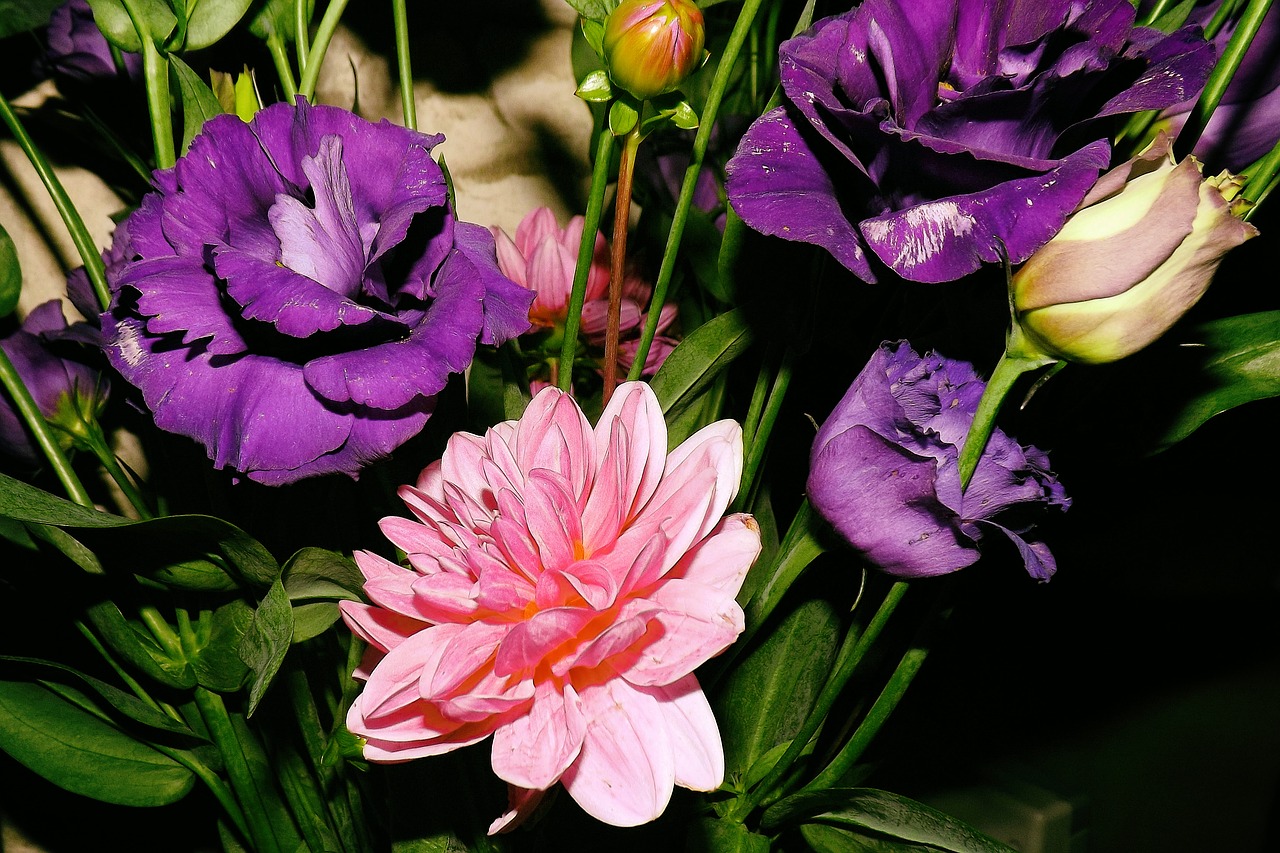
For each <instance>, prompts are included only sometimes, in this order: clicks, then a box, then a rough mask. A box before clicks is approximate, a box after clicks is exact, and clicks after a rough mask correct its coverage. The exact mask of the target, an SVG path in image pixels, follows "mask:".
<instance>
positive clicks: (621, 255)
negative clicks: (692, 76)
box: [582, 124, 640, 406]
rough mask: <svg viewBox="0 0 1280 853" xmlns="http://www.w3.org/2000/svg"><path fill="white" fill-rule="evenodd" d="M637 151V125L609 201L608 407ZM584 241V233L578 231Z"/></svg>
mask: <svg viewBox="0 0 1280 853" xmlns="http://www.w3.org/2000/svg"><path fill="white" fill-rule="evenodd" d="M639 148H640V126H639V125H638V124H637V125H636V126H635V127H633V128H632V129H631V132H630V133H628V134H627V135H626V136H625V137H624V138H623V140H622V157H621V158H620V159H619V162H618V192H617V195H616V196H615V197H614V200H613V245H612V254H611V255H610V257H609V314H608V316H607V317H606V323H605V333H604V405H606V406H607V405H609V398H610V397H612V396H613V389H614V388H616V387H617V386H618V337H619V336H620V335H621V334H622V330H621V325H622V280H623V278H625V277H626V274H627V228H628V227H629V225H630V223H631V179H632V176H633V174H634V172H635V165H636V151H637V150H639ZM582 241H583V242H584V243H585V242H587V232H586V231H583V232H582Z"/></svg>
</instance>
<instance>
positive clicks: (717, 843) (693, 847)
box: [684, 818, 769, 853]
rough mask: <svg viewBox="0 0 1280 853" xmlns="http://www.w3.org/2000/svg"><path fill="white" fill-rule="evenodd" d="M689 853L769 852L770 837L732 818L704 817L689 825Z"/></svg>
mask: <svg viewBox="0 0 1280 853" xmlns="http://www.w3.org/2000/svg"><path fill="white" fill-rule="evenodd" d="M684 847H685V850H686V851H688V853H769V839H768V838H765V837H764V836H763V835H756V834H755V833H754V832H751V831H750V830H748V829H747V828H746V827H745V826H743V825H742V824H740V823H738V822H737V821H732V820H718V819H715V818H703V819H702V820H698V821H694V822H693V823H692V824H690V826H689V831H688V833H687V834H686V836H685V845H684Z"/></svg>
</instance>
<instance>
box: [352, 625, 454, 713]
mask: <svg viewBox="0 0 1280 853" xmlns="http://www.w3.org/2000/svg"><path fill="white" fill-rule="evenodd" d="M464 629H465V626H462V625H435V626H432V627H429V628H426V629H424V630H422V631H419V632H418V633H416V634H414V635H413V636H412V637H409V638H407V639H406V640H405V641H404V642H403V643H401V644H400V645H398V646H396V647H395V648H394V649H391V650H390V651H388V652H387V656H386V657H385V658H383V659H382V660H381V662H379V663H378V665H377V667H375V668H374V670H373V672H371V673H370V674H369V680H368V681H367V682H366V683H365V686H364V692H363V693H361V694H360V700H361V705H362V706H363V708H364V709H365V717H366V719H367V720H370V721H371V720H376V719H377V718H378V717H383V716H388V715H391V714H393V713H394V712H396V711H399V710H401V709H403V708H404V707H405V706H406V705H410V704H412V703H415V702H417V701H418V700H420V699H422V698H423V696H422V693H421V690H420V688H419V683H420V682H421V681H422V680H423V673H424V672H426V673H431V672H432V671H434V670H435V668H436V667H437V666H438V665H439V662H440V659H441V658H442V657H443V656H444V653H445V649H446V648H448V646H449V644H450V642H451V641H452V640H453V639H454V638H455V637H456V636H457V635H458V634H460V633H462V631H463V630H464Z"/></svg>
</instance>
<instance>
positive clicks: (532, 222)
mask: <svg viewBox="0 0 1280 853" xmlns="http://www.w3.org/2000/svg"><path fill="white" fill-rule="evenodd" d="M582 226H583V219H582V217H581V216H575V217H573V218H572V219H570V220H569V224H568V225H566V226H565V227H564V228H560V227H559V226H557V225H556V218H555V214H554V213H552V212H551V209H550V208H547V207H540V208H538V209H536V210H533V211H531V212H530V213H529V214H528V215H526V216H525V218H524V219H522V220H520V224H519V225H518V226H517V227H516V237H515V239H514V240H512V239H511V238H510V237H509V236H507V233H506V232H505V231H503V230H502V229H501V228H496V227H495V228H492V229H490V230H492V231H493V236H494V239H495V240H496V242H497V246H498V266H499V268H501V270H502V272H503V274H504V275H506V276H507V277H508V278H510V279H511V280H512V281H515V282H518V283H519V284H521V285H523V286H524V287H527V288H529V289H530V290H532V291H534V292H535V293H536V294H537V296H535V297H534V300H533V307H532V308H530V309H529V321H530V322H531V323H533V324H534V326H535V327H540V328H542V329H549V328H555V327H563V326H564V323H565V318H566V316H567V315H568V313H569V297H570V294H571V293H572V291H573V270H574V267H575V266H576V265H577V262H578V247H579V246H580V245H581V244H582ZM652 295H653V288H652V287H650V286H649V284H648V283H647V282H645V281H644V279H642V278H641V277H640V276H639V275H637V274H636V273H635V272H634V271H632V270H628V272H627V275H626V277H625V278H624V280H623V282H622V304H621V312H620V318H619V319H620V325H619V331H620V333H621V337H622V343H621V346H620V347H619V352H618V366H619V367H621V368H622V369H623V370H624V371H627V370H630V369H631V364H632V362H633V361H634V360H635V352H636V347H637V346H638V342H639V336H640V331H641V329H643V328H644V324H645V320H646V309H647V308H648V305H649V299H650V297H652ZM608 312H609V244H608V242H607V241H606V240H605V239H604V236H603V235H601V234H600V233H598V232H597V233H596V244H595V254H594V256H593V258H592V261H591V271H590V272H589V273H588V275H587V290H586V295H585V299H584V301H583V305H582V326H581V328H582V335H583V337H584V338H585V339H586V341H587V343H589V344H591V345H592V346H595V347H603V346H604V338H605V329H606V326H607V324H608ZM676 313H677V312H676V306H675V305H674V304H672V303H668V304H666V305H664V306H663V307H662V313H661V314H660V315H659V319H658V328H657V330H658V337H655V338H654V341H653V345H652V346H651V347H650V349H649V357H648V358H647V359H645V369H644V372H643V374H642V375H644V376H652V375H653V374H654V373H657V372H658V368H659V367H661V366H662V362H663V360H664V359H665V358H666V357H667V354H668V353H669V352H671V350H672V349H674V348H675V345H676V343H678V341H677V340H676V339H675V338H673V337H670V336H667V335H666V332H667V331H668V330H669V329H670V328H671V326H672V325H673V324H674V323H675V320H676ZM535 331H536V330H535ZM530 384H531V386H534V387H536V386H537V385H539V384H542V385H544V386H545V384H546V383H545V382H541V383H540V382H539V380H538V379H537V378H535V379H533V380H531V383H530Z"/></svg>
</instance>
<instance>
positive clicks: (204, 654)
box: [190, 599, 253, 693]
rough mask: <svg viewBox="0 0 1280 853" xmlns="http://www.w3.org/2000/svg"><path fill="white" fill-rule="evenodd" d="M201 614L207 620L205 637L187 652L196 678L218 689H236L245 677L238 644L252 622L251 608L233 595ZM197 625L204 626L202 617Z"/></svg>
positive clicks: (244, 668)
mask: <svg viewBox="0 0 1280 853" xmlns="http://www.w3.org/2000/svg"><path fill="white" fill-rule="evenodd" d="M204 618H205V619H208V620H209V625H208V632H209V633H208V637H209V639H208V640H207V641H206V642H205V643H204V644H203V645H201V646H200V647H199V648H198V649H196V650H194V652H193V653H192V654H191V655H190V659H191V668H192V669H193V670H195V674H196V681H197V682H199V684H200V686H201V687H207V688H208V689H210V690H216V691H218V692H219V693H231V692H234V691H236V690H239V689H240V688H241V687H243V686H244V684H245V681H246V680H248V678H249V667H248V666H246V665H245V662H244V661H243V660H241V658H240V644H241V643H242V642H244V637H245V634H247V633H248V632H249V625H250V624H251V623H252V622H253V608H252V607H250V606H249V605H248V604H246V603H245V602H244V601H241V600H240V599H236V600H234V601H229V602H227V603H226V604H224V605H222V606H221V607H219V608H218V609H217V610H215V611H213V613H211V614H209V615H207V616H205V617H204ZM200 628H201V629H203V628H205V625H204V624H203V620H202V624H201V625H200Z"/></svg>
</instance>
